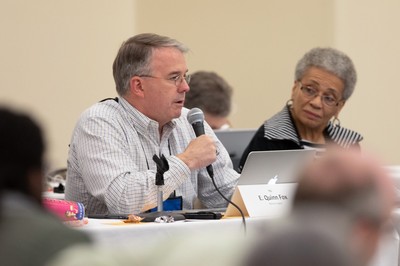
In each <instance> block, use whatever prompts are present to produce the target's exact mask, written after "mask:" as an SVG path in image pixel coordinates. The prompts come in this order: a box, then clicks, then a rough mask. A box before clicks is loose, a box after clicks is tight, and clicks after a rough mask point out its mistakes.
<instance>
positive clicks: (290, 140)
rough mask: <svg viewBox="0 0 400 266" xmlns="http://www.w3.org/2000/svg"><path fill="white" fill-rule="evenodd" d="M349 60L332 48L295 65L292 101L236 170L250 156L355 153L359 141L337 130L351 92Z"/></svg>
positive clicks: (310, 53)
mask: <svg viewBox="0 0 400 266" xmlns="http://www.w3.org/2000/svg"><path fill="white" fill-rule="evenodd" d="M356 81H357V73H356V70H355V68H354V65H353V62H352V60H351V59H350V58H349V57H348V56H347V55H346V54H344V53H343V52H341V51H339V50H336V49H333V48H319V47H317V48H313V49H311V50H310V51H308V52H307V53H306V54H305V55H304V56H303V57H302V58H301V59H300V60H299V61H298V63H297V65H296V69H295V80H294V84H293V88H292V94H291V98H290V100H289V101H288V102H287V104H286V106H285V107H284V108H283V110H281V111H280V112H279V113H277V114H276V115H274V116H273V117H271V118H270V119H268V120H267V121H265V122H264V123H263V125H261V127H260V128H259V129H258V131H257V133H256V134H255V135H254V137H253V139H252V140H251V142H250V143H249V145H248V146H247V148H246V150H245V151H244V153H243V155H242V158H241V161H240V166H239V170H241V169H242V168H243V165H244V163H245V161H246V159H247V156H248V154H249V153H250V152H252V151H264V150H297V149H316V150H317V151H324V150H325V147H326V145H327V144H328V143H334V144H336V145H339V146H341V147H343V148H349V147H354V146H355V147H358V148H359V142H360V141H361V140H362V139H363V137H362V136H361V135H360V134H359V133H357V132H355V131H352V130H350V129H346V128H344V127H341V126H340V121H339V118H338V116H339V113H340V111H341V110H342V108H343V106H344V104H345V102H346V101H347V100H348V99H349V98H350V96H351V95H352V93H353V91H354V87H355V84H356Z"/></svg>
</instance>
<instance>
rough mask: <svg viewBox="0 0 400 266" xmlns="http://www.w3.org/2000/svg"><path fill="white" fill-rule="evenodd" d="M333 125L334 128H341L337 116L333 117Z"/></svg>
mask: <svg viewBox="0 0 400 266" xmlns="http://www.w3.org/2000/svg"><path fill="white" fill-rule="evenodd" d="M331 122H332V124H333V126H334V127H340V120H339V118H337V117H336V116H334V117H333V119H332V120H331Z"/></svg>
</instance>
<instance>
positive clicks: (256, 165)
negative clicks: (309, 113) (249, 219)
mask: <svg viewBox="0 0 400 266" xmlns="http://www.w3.org/2000/svg"><path fill="white" fill-rule="evenodd" d="M315 155H316V151H315V150H279V151H253V152H250V153H249V156H248V157H247V160H246V162H245V164H244V166H243V170H242V173H241V175H240V177H239V180H238V186H237V187H236V189H235V191H234V193H233V195H232V198H231V201H232V202H234V203H235V204H236V205H237V206H238V207H239V208H240V209H241V210H242V211H243V214H244V215H245V216H254V217H256V216H263V217H281V216H282V215H285V214H286V213H288V211H289V210H290V206H291V202H290V201H286V200H283V199H281V198H280V197H279V199H280V200H278V201H276V202H275V201H274V202H273V203H270V202H269V200H264V199H265V198H264V197H263V195H262V194H263V193H266V194H264V196H268V195H267V194H269V193H278V194H281V195H284V196H285V198H286V197H290V195H293V194H294V191H295V187H296V183H297V181H298V177H299V174H298V173H299V171H301V169H302V167H304V165H305V164H306V163H307V162H308V161H311V160H313V159H314V158H315ZM275 184H281V185H276V186H275ZM250 185H252V186H250ZM254 185H256V186H254ZM257 185H273V187H274V189H272V187H271V189H267V190H265V188H264V187H262V188H261V190H262V191H263V192H260V189H258V188H257ZM254 191H256V192H254ZM254 193H256V194H254ZM257 193H261V194H257ZM260 196H261V198H260ZM269 196H271V195H269ZM245 201H246V202H247V203H246V204H247V205H246V204H245ZM264 203H265V204H264ZM260 205H262V208H260ZM239 215H240V213H239V211H238V210H237V209H236V208H235V207H234V206H233V205H232V204H228V207H227V209H226V212H225V217H236V216H239Z"/></svg>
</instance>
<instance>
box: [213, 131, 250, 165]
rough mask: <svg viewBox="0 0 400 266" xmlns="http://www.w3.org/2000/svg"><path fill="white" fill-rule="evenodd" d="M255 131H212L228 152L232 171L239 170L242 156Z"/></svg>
mask: <svg viewBox="0 0 400 266" xmlns="http://www.w3.org/2000/svg"><path fill="white" fill-rule="evenodd" d="M256 131H257V129H228V130H215V131H214V133H215V135H217V138H218V139H219V140H220V141H221V143H222V144H223V145H224V147H225V149H226V150H227V151H228V153H229V156H230V157H231V160H232V164H233V169H235V170H236V171H237V170H238V168H239V163H240V159H241V158H242V154H243V152H244V150H245V149H246V147H247V145H249V143H250V140H251V139H252V138H253V136H254V134H255V133H256Z"/></svg>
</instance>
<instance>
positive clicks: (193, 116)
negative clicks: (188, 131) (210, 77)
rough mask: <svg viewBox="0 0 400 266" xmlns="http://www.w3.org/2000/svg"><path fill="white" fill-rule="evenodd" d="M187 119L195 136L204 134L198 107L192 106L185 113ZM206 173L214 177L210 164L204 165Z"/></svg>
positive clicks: (201, 115)
mask: <svg viewBox="0 0 400 266" xmlns="http://www.w3.org/2000/svg"><path fill="white" fill-rule="evenodd" d="M187 120H188V121H189V123H190V124H192V127H193V130H194V133H195V134H196V137H198V136H201V135H204V134H205V132H204V124H203V122H204V114H203V111H201V109H199V108H192V109H191V110H190V111H189V113H188V114H187ZM206 169H207V173H208V174H209V175H210V177H211V178H213V177H214V170H213V167H212V165H211V164H210V165H208V166H207V167H206Z"/></svg>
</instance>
